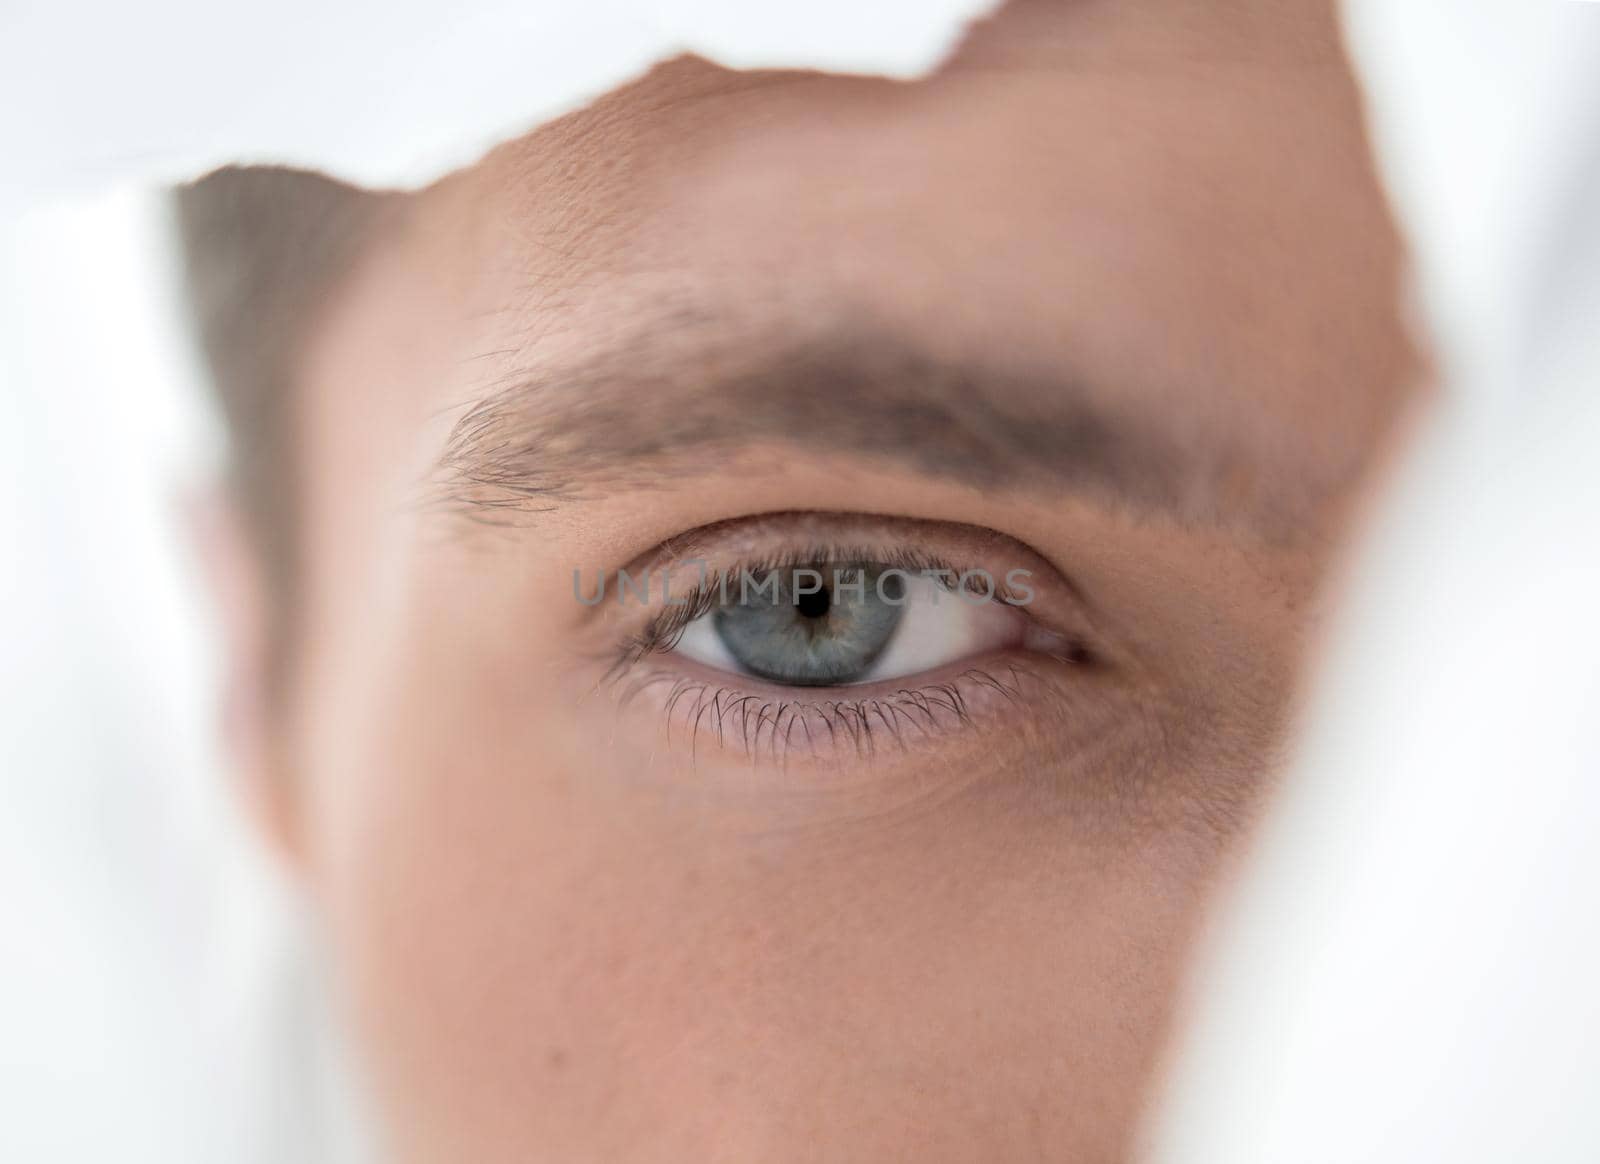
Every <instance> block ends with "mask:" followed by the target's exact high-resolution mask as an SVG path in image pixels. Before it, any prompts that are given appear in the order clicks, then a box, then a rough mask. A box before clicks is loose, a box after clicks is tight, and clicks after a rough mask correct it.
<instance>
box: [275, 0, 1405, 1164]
mask: <svg viewBox="0 0 1600 1164" xmlns="http://www.w3.org/2000/svg"><path fill="white" fill-rule="evenodd" d="M1141 7H1142V8H1143V9H1146V10H1149V11H1143V12H1131V11H1130V10H1129V8H1128V6H1124V5H1110V4H1083V5H1071V6H1068V5H1061V6H1053V5H1044V4H1036V5H1031V6H1022V7H1018V8H1013V9H1011V10H1008V11H1007V12H1006V13H1005V14H1004V15H1003V16H1002V17H1001V18H1000V19H998V20H997V21H995V22H993V23H992V24H991V25H990V26H989V27H987V28H986V29H984V30H983V31H982V32H981V33H980V35H979V36H977V37H976V38H975V39H974V40H973V42H972V43H971V44H970V46H969V47H968V49H967V50H966V51H965V52H964V53H963V54H961V55H960V56H958V58H957V59H956V61H955V62H953V63H952V64H951V65H950V66H949V67H947V68H946V69H945V70H943V71H942V72H941V73H940V74H939V75H937V76H935V77H933V78H932V79H930V80H927V81H925V82H920V83H916V84H893V83H888V82H883V81H876V80H859V79H856V80H852V79H843V78H837V77H827V76H820V75H810V74H754V75H751V74H735V73H728V72H723V71H720V70H717V69H715V68H713V67H711V66H708V65H703V64H699V63H695V62H679V63H676V64H673V65H671V66H667V67H664V68H661V69H659V70H657V71H656V72H654V73H652V74H651V75H650V76H649V77H647V78H646V79H644V80H643V81H641V82H639V83H637V84H636V85H634V86H632V87H630V88H629V89H627V90H625V91H623V92H622V93H620V94H615V95H613V96H611V97H609V98H607V99H605V100H603V101H602V102H600V103H599V104H598V105H597V106H595V107H594V108H592V109H590V110H588V111H586V112H585V113H584V114H581V115H579V116H577V117H575V118H571V119H568V120H566V121H563V122H560V123H557V124H556V125H554V126H552V127H548V128H546V129H544V130H542V131H540V132H538V133H535V134H533V135H532V136H530V137H529V138H527V139H525V140H523V141H519V142H517V143H514V144H512V145H509V146H507V147H505V148H503V149H501V150H499V151H497V152H496V153H495V154H493V155H491V156H490V157H489V158H488V159H486V160H485V161H484V162H483V163H482V164H480V165H478V166H477V167H475V168H473V169H472V170H470V171H467V172H464V173H462V174H460V175H458V176H456V177H454V178H452V179H450V180H448V181H446V182H444V183H442V184H441V185H439V186H437V187H435V188H433V189H432V190H429V191H427V192H425V193H423V194H421V195H418V196H415V197H414V198H412V199H411V200H410V203H409V204H408V205H407V206H406V208H405V210H404V213H403V216H402V217H401V219H400V220H399V221H397V222H395V223H392V224H391V225H390V226H389V228H388V232H387V234H386V235H385V236H384V238H383V239H382V240H380V242H379V243H378V244H376V245H375V246H374V248H373V251H372V254H371V256H370V257H369V258H368V260H367V261H366V262H365V263H364V264H363V265H362V267H361V268H360V269H359V271H358V272H357V273H356V275H355V276H354V277H353V279H352V280H351V281H350V282H349V283H348V284H347V285H346V286H345V287H344V288H343V290H342V293H341V294H340V295H339V296H338V298H337V300H336V301H335V302H334V303H333V305H332V306H331V308H330V310H329V311H328V313H327V314H326V316H325V318H324V320H323V323H322V326H321V328H320V330H319V332H318V334H317V336H316V339H315V342H314V343H313V344H312V345H311V346H310V348H309V349H308V351H307V353H306V358H305V360H304V361H303V367H302V373H303V374H302V378H301V383H302V387H303V389H304V392H303V396H302V398H301V414H300V418H299V423H300V443H301V448H302V457H303V465H302V468H303V471H304V474H305V477H306V480H307V483H308V484H307V494H306V503H305V513H304V515H303V522H302V526H301V529H302V546H301V551H302V552H301V559H302V561H303V563H304V565H303V568H302V569H303V576H302V579H301V582H302V586H301V591H302V601H301V603H300V606H299V607H298V609H297V611H296V621H295V626H294V638H293V643H292V651H293V654H292V667H291V670H290V673H289V677H288V688H287V691H288V701H287V704H286V706H285V711H284V715H283V718H282V721H281V734H280V737H279V745H280V747H279V752H280V755H281V757H282V763H281V767H282V771H281V773H280V774H279V775H280V779H281V782H282V795H283V796H284V797H285V798H286V799H287V800H288V801H289V802H290V803H291V809H292V812H291V815H292V817H293V820H294V824H293V825H292V831H293V834H294V843H295V846H296V848H297V850H298V853H299V855H300V860H301V862H302V864H303V867H304V870H305V872H306V876H307V879H308V881H309V883H310V884H311V886H312V888H313V892H314V894H315V896H316V898H317V899H318V902H319V905H320V907H321V909H322V910H323V911H324V912H325V915H326V919H327V929H328V932H329V933H330V934H331V939H332V944H333V947H334V951H335V960H336V964H337V966H338V968H339V976H340V980H341V984H342V990H343V993H344V996H345V997H346V998H347V999H348V1000H349V1002H350V1005H351V1007H352V1009H353V1011H354V1014H355V1019H356V1025H357V1027H358V1029H359V1031H360V1035H361V1041H362V1045H363V1047H364V1049H365V1051H366V1053H367V1060H368V1062H369V1063H370V1064H371V1067H372V1074H373V1078H374V1080H375V1082H376V1087H377V1093H378V1098H379V1102H380V1108H381V1111H382V1112H383V1115H384V1117H385V1120H386V1122H387V1126H388V1127H389V1129H390V1131H391V1133H392V1139H393V1144H394V1148H395V1151H396V1154H398V1155H400V1156H402V1157H405V1158H415V1159H421V1160H448V1161H459V1160H473V1161H491V1160H505V1161H527V1160H535V1159H552V1160H576V1159H596V1160H608V1161H615V1160H631V1159H650V1160H663V1159H692V1160H706V1159H729V1160H784V1159H823V1160H845V1159H852V1160H854V1159H860V1160H884V1159H901V1158H907V1159H917V1160H942V1159H950V1160H973V1159H987V1160H1012V1159H1036V1158H1037V1159H1051V1160H1077V1161H1091V1160H1108V1159H1114V1158H1117V1157H1118V1156H1119V1155H1120V1154H1122V1153H1123V1152H1124V1151H1125V1150H1126V1149H1127V1147H1128V1143H1129V1141H1128V1137H1129V1135H1130V1131H1131V1127H1132V1123H1133V1120H1134V1118H1135V1116H1136V1115H1137V1113H1138V1109H1139V1105H1140V1103H1141V1102H1142V1100H1143V1099H1144V1098H1145V1088H1146V1085H1147V1084H1148V1083H1149V1082H1150V1079H1151V1074H1152V1071H1153V1069H1154V1068H1155V1067H1156V1066H1157V1065H1158V1057H1159V1054H1160V1053H1161V1051H1162V1050H1163V1047H1164V1043H1163V1037H1164V1035H1165V1034H1166V1033H1167V1030H1168V1024H1169V1020H1170V1019H1171V1017H1172V1014H1173V1009H1174V1002H1175V985H1176V983H1177V981H1178V976H1179V974H1180V972H1181V970H1182V967H1183V962H1184V956H1185V953H1186V950H1187V949H1188V946H1189V944H1190V939H1191V938H1192V935H1193V930H1194V928H1195V924H1196V922H1197V920H1198V917H1199V910H1200V907H1201V906H1202V904H1203V902H1204V900H1205V898H1206V896H1207V893H1208V891H1209V889H1210V888H1211V887H1212V885H1213V884H1214V882H1215V881H1216V879H1217V875H1218V874H1219V873H1220V872H1221V870H1222V867H1223V862H1224V860H1225V858H1226V857H1227V855H1228V853H1229V852H1230V850H1231V849H1232V848H1234V847H1236V842H1237V840H1238V838H1239V835H1240V832H1241V829H1242V828H1243V826H1244V825H1245V824H1246V823H1247V822H1248V820H1249V818H1250V816H1251V813H1252V811H1253V809H1254V808H1255V806H1256V805H1257V804H1258V802H1259V801H1260V799H1261V797H1262V795H1263V792H1264V788H1265V782H1266V778H1267V777H1268V776H1269V774H1270V772H1271V769H1272V765H1273V762H1274V759H1275V757H1276V755H1277V754H1278V751H1279V746H1280V744H1281V737H1282V731H1283V727H1284V723H1285V719H1286V716H1287V714H1288V712H1289V711H1290V710H1291V706H1290V702H1291V698H1292V683H1293V681H1294V679H1295V678H1296V676H1297V673H1298V670H1299V668H1300V665H1301V663H1302V662H1303V658H1302V654H1303V650H1302V648H1303V645H1304V643H1305V641H1306V639H1307V632H1308V629H1309V627H1308V621H1309V619H1310V617H1311V611H1312V609H1313V605H1312V603H1313V599H1314V596H1315V593H1316V588H1317V584H1318V582H1319V579H1320V577H1321V575H1322V574H1323V572H1324V570H1325V568H1326V566H1327V564H1328V561H1329V556H1330V555H1329V551H1330V548H1331V546H1332V545H1333V543H1334V540H1335V538H1336V536H1337V534H1338V533H1339V531H1340V529H1341V525H1342V522H1343V519H1344V517H1345V516H1346V515H1347V514H1348V512H1349V510H1350V508H1351V504H1352V502H1353V501H1354V500H1356V497H1357V492H1358V490H1359V488H1360V486H1361V485H1362V483H1363V482H1364V480H1365V479H1366V477H1367V476H1368V475H1369V470H1370V468H1371V467H1372V464H1373V462H1374V459H1375V456H1376V453H1377V451H1378V448H1379V445H1380V442H1381V439H1382V438H1383V437H1384V436H1385V434H1386V433H1388V431H1389V430H1390V428H1391V422H1392V421H1393V419H1394V418H1395V416H1396V415H1397V413H1398V411H1399V408H1400V403H1401V396H1402V391H1401V389H1402V387H1403V385H1404V383H1405V381H1406V378H1407V372H1408V367H1409V365H1408V363H1407V352H1406V348H1405V345H1404V342H1403V340H1402V338H1401V335H1400V330H1399V326H1398V323H1397V321H1396V312H1395V306H1394V283H1395V275H1396V268H1397V254H1396V246H1395V242H1394V239H1393V236H1392V233H1391V228H1390V225H1389V222H1388V220H1387V218H1386V216H1385V212H1384V210H1383V208H1382V205H1381V201H1380V199H1379V195H1378V193H1377V190H1376V188H1375V185H1374V183H1373V180H1372V177H1371V175H1370V172H1369V168H1368V161H1367V157H1366V152H1365V143H1364V142H1363V140H1362V137H1361V131H1360V125H1359V116H1358V111H1357V108H1356V105H1355V100H1354V97H1353V94H1352V91H1351V86H1350V82H1349V78H1348V76H1347V74H1346V71H1345V69H1344V66H1343V63H1342V61H1341V60H1340V59H1339V57H1338V54H1337V49H1336V48H1335V47H1334V44H1333V37H1332V33H1331V32H1330V27H1329V24H1330V22H1329V18H1328V17H1327V16H1326V14H1323V13H1321V12H1320V11H1309V10H1307V11H1301V10H1299V9H1300V7H1301V6H1297V5H1281V4H1272V5H1269V4H1266V3H1263V4H1260V5H1255V6H1249V5H1245V6H1228V8H1227V9H1226V10H1224V11H1221V12H1205V13H1202V12H1200V11H1199V9H1200V8H1205V7H1208V6H1204V5H1194V6H1191V5H1176V4H1175V5H1171V6H1164V5H1157V4H1150V5H1144V6H1141ZM1168 8H1170V11H1165V10H1164V9H1168ZM1288 8H1292V9H1295V11H1292V12H1291V11H1285V9H1288ZM1191 9H1194V10H1193V11H1191ZM1269 9H1270V11H1269ZM1258 10H1259V11H1258ZM812 566H816V567H820V568H821V570H820V572H822V573H824V575H826V574H827V572H828V571H830V570H831V569H832V568H834V567H844V574H843V575H842V578H841V579H840V581H841V582H842V583H843V584H842V585H838V586H835V585H834V584H833V581H832V580H829V581H828V582H827V583H826V584H825V587H824V589H823V591H822V596H821V598H818V597H816V596H814V595H803V594H800V593H798V591H799V590H800V589H803V588H804V587H801V586H792V587H791V590H789V591H783V592H782V593H780V595H779V598H778V599H777V600H776V601H774V600H772V599H771V598H770V594H771V592H770V591H762V592H760V593H758V594H757V595H756V596H754V597H749V596H748V595H746V596H745V597H748V598H749V600H748V601H746V600H744V598H743V597H741V592H740V589H739V580H740V577H741V573H744V574H748V575H749V576H750V577H752V578H754V579H757V580H758V581H767V582H768V583H769V584H770V580H771V579H772V578H774V577H778V578H779V581H780V583H783V584H787V583H790V582H792V580H793V572H794V570H795V569H797V568H800V567H808V568H809V567H812ZM891 567H893V568H898V569H901V570H904V571H905V575H904V576H903V577H901V576H896V578H897V579H898V580H893V581H890V582H888V583H887V584H886V585H885V584H883V580H884V578H885V577H886V574H885V572H886V571H888V570H890V568H891ZM774 568H776V569H775V570H774ZM622 569H627V570H628V572H629V575H630V577H631V578H632V579H634V580H635V583H636V585H635V587H634V588H632V589H629V590H627V591H625V592H624V593H623V594H622V595H621V596H620V598H619V595H618V593H617V591H618V585H617V571H619V570H622ZM924 570H935V571H938V570H949V571H951V572H952V573H953V574H962V573H966V574H968V575H969V580H971V579H977V580H981V579H982V578H983V577H984V576H987V577H990V578H993V579H995V580H996V582H997V587H998V589H997V593H996V594H995V597H994V598H993V599H992V600H991V601H988V602H981V601H971V600H970V599H973V598H974V597H976V596H975V595H973V594H972V593H971V592H970V589H969V591H963V592H962V593H961V594H956V593H952V592H951V591H949V590H946V589H944V587H943V586H942V585H941V583H939V582H938V581H936V580H929V578H927V577H925V576H924V575H923V573H922V572H923V571H924ZM663 571H669V573H668V574H667V576H668V577H670V580H671V581H670V585H671V600H672V601H673V602H679V601H682V600H683V598H685V597H688V598H690V599H691V602H690V604H689V605H687V606H672V605H668V603H667V602H666V601H664V600H663V595H662V593H661V578H662V577H663ZM1017 571H1025V572H1026V573H1023V574H1016V573H1015V572H1017ZM646 572H648V576H649V583H648V598H647V599H642V598H640V597H639V595H638V586H637V580H638V579H639V578H640V576H641V574H644V573H646ZM575 573H576V574H577V575H578V585H577V586H576V587H575V579H574V575H575ZM702 575H704V577H705V578H706V579H707V589H708V592H707V593H702V594H698V595H697V594H696V593H695V591H696V586H697V585H698V584H699V583H700V581H701V578H702ZM1008 575H1010V576H1012V578H1013V580H1021V584H1019V585H1010V584H1008V583H1007V578H1008ZM602 577H604V579H605V582H606V587H607V589H606V590H605V598H604V601H602V602H600V603H598V604H595V605H590V604H588V603H587V602H586V601H584V600H582V599H592V597H593V595H594V592H595V589H596V586H597V583H598V582H599V580H600V579H601V578H602ZM719 578H725V579H728V580H730V582H731V583H732V584H731V586H730V587H729V593H728V597H727V599H726V601H724V599H723V598H722V597H721V595H720V594H719V593H718V592H717V580H718V579H719ZM852 580H853V581H854V582H856V583H857V584H858V587H857V588H852V587H851V585H850V583H851V582H852ZM976 585H977V586H978V587H979V588H981V585H982V584H981V581H979V582H977V583H976ZM1023 589H1026V590H1027V592H1028V595H1027V597H1026V599H1025V598H1024V595H1023V593H1022V591H1023ZM580 596H581V598H580Z"/></svg>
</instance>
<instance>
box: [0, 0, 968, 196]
mask: <svg viewBox="0 0 1600 1164" xmlns="http://www.w3.org/2000/svg"><path fill="white" fill-rule="evenodd" d="M994 6H995V4H994V0H872V2H871V3H860V2H850V0H809V2H808V3H805V4H784V3H777V2H775V0H582V2H581V3H529V2H527V0H480V2H478V3H456V4H439V3H430V2H429V0H407V2H403V3H385V4H374V3H349V4H326V3H319V2H316V0H283V2H280V3H276V4H270V5H268V4H263V5H252V6H247V7H244V8H241V7H239V6H237V5H216V4H206V3H202V2H200V0H156V2H155V3H151V4H124V5H107V4H97V3H92V2H86V0H72V2H67V3H54V4H32V5H16V6H11V5H8V6H6V14H5V15H0V46H3V47H0V156H4V157H5V159H6V172H7V177H6V188H5V195H4V198H3V202H4V203H9V204H10V205H11V207H12V209H16V208H17V203H18V202H21V203H23V204H30V203H34V202H37V201H39V200H41V199H45V198H49V197H52V196H57V195H62V194H74V195H77V194H87V193H93V192H95V191H96V190H97V189H103V188H106V187H108V186H111V185H122V184H125V183H129V182H135V183H147V184H154V183H170V182H174V181H181V180H184V179H187V178H192V177H196V176H198V175H200V174H202V173H204V172H206V171H207V170H210V169H212V168H214V167H216V166H219V165H222V164H224V163H228V162H246V163H281V164H288V165H295V166H303V167H308V168H314V169H320V170H324V171H326V172H328V173H330V174H333V175H334V176H336V177H340V178H344V179H346V180H348V181H352V182H356V183H360V184H363V185H368V186H380V187H402V188H405V187H415V186H419V185H424V184H426V183H428V182H430V181H432V180H433V179H435V178H438V177H440V176H442V175H443V174H445V173H448V172H449V171H451V170H453V169H456V168H458V167H460V166H463V165H466V164H468V163H470V162H472V161H474V160H475V159H476V158H477V157H478V156H480V155H481V154H482V153H483V152H484V151H485V150H487V149H488V148H489V147H491V146H493V145H495V144H496V143H498V142H501V141H505V140H507V139H509V138H512V137H515V136H518V135H520V134H522V133H525V132H527V131H528V130H529V129H531V128H533V127H535V126H537V125H538V124H540V123H541V122H543V121H546V120H548V119H550V118H552V117H555V116H558V115H560V114H562V113H565V112H568V111H570V110H572V109H575V108H578V107H581V106H582V105H583V104H584V103H586V102H587V101H589V100H591V99H592V98H594V97H597V96H599V95H600V94H601V93H604V92H606V91H608V90H610V89H612V88H614V87H616V86H617V85H619V84H621V83H622V82H624V81H627V80H629V79H630V78H632V77H634V76H636V75H638V74H640V73H642V72H644V71H645V70H646V69H648V68H649V67H650V66H651V65H652V64H654V63H655V62H657V61H660V60H664V59H666V58H669V57H672V56H675V55H677V54H680V53H696V54H699V55H702V56H705V57H707V58H709V59H711V60H713V61H716V62H718V63H720V64H723V65H727V66H729V67H732V68H778V67H788V68H810V69H822V70H830V71H839V72H852V73H876V74H882V75H885V76H889V77H897V78H910V77H915V76H917V75H919V74H922V73H925V72H927V71H928V70H930V69H932V68H933V67H934V66H936V65H937V64H938V63H939V61H940V60H941V58H942V57H943V56H944V54H945V53H946V52H947V51H948V50H949V49H950V48H951V47H952V46H953V45H954V44H955V42H956V41H957V40H958V39H959V37H960V36H961V33H962V30H963V29H964V28H965V26H966V25H967V24H968V23H969V22H970V21H972V20H973V19H975V18H977V17H979V16H981V15H983V14H984V13H986V12H987V11H988V10H989V9H991V8H993V7H994ZM4 208H5V207H4V205H3V204H0V210H3V209H4Z"/></svg>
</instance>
